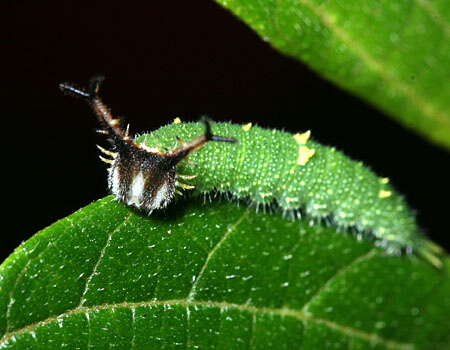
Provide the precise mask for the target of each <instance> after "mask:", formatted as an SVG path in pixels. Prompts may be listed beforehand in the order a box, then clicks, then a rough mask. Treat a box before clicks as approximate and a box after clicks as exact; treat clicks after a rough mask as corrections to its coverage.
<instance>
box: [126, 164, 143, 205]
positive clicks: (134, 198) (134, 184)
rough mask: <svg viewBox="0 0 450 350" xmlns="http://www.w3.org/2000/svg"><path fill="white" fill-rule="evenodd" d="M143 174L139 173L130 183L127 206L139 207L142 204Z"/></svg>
mask: <svg viewBox="0 0 450 350" xmlns="http://www.w3.org/2000/svg"><path fill="white" fill-rule="evenodd" d="M144 184H145V179H144V174H143V173H142V171H140V172H139V173H138V174H137V175H136V176H135V177H134V178H133V180H132V181H131V188H130V190H129V192H128V205H133V204H134V205H135V206H136V207H138V208H139V207H140V206H141V204H142V198H143V194H144Z"/></svg>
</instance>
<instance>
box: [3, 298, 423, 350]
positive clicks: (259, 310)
mask: <svg viewBox="0 0 450 350" xmlns="http://www.w3.org/2000/svg"><path fill="white" fill-rule="evenodd" d="M154 306H163V307H167V306H171V307H173V306H181V307H184V308H186V309H187V308H188V307H190V306H194V307H205V308H206V307H216V308H219V309H237V310H240V311H245V312H249V313H251V314H253V315H255V316H257V315H258V314H268V315H277V316H281V317H293V318H295V319H297V320H299V321H300V322H311V323H314V324H320V325H324V326H327V327H328V328H330V329H333V330H335V331H338V332H341V333H343V334H345V335H346V336H350V337H355V338H359V339H362V340H364V341H367V342H370V343H371V344H380V345H383V346H385V347H386V348H388V349H392V350H413V349H414V348H415V347H414V344H411V343H402V342H397V341H394V340H390V339H387V338H384V337H382V336H380V335H378V334H376V333H368V332H365V331H362V330H359V329H355V328H352V327H348V326H344V325H340V324H338V323H336V322H333V321H329V320H326V319H321V318H317V317H314V316H312V315H308V314H305V313H304V312H303V311H302V310H295V309H288V308H266V307H256V306H250V305H246V304H233V303H227V302H217V301H197V300H188V299H173V300H152V301H142V302H135V303H130V302H126V301H125V302H122V303H116V304H102V305H96V306H90V307H86V306H82V307H77V308H75V309H72V310H68V311H67V312H65V313H63V314H61V315H59V316H52V317H49V318H47V319H46V320H43V321H39V322H36V323H33V324H30V325H28V326H25V327H23V328H20V329H17V330H14V331H12V332H9V333H6V334H5V336H4V337H3V338H2V339H1V340H0V348H1V347H2V346H3V345H7V344H9V343H10V341H14V340H15V339H16V337H17V336H18V335H21V334H25V333H29V332H33V331H35V330H36V329H37V328H39V327H43V326H46V325H48V324H50V323H52V322H61V320H63V319H64V318H68V317H70V316H73V315H77V314H80V313H85V314H86V317H87V318H88V320H89V313H91V312H99V311H102V310H111V309H117V308H137V307H154Z"/></svg>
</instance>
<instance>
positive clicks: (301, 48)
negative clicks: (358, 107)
mask: <svg viewBox="0 0 450 350" xmlns="http://www.w3.org/2000/svg"><path fill="white" fill-rule="evenodd" d="M216 1H217V2H218V3H220V4H222V5H223V6H224V7H226V8H228V9H230V10H231V11H232V12H233V13H234V14H236V15H237V16H238V17H239V18H240V19H242V20H243V21H244V22H246V23H247V24H248V25H249V26H250V27H251V28H253V29H254V30H255V31H256V32H257V33H258V34H259V35H260V36H261V37H262V38H263V39H264V40H265V41H268V42H270V43H271V44H272V45H273V46H274V47H275V48H277V49H278V50H280V51H281V52H283V53H285V54H287V55H289V56H292V57H295V58H297V59H299V60H301V61H303V62H305V63H306V64H307V65H309V66H310V67H311V68H313V69H314V70H315V71H316V72H318V73H319V74H320V75H322V76H324V77H326V78H327V79H329V80H331V81H333V82H334V83H336V84H337V85H339V86H341V87H343V88H345V89H347V90H349V91H351V92H353V93H354V94H356V95H358V96H360V97H362V98H364V99H365V100H367V101H370V102H371V103H373V104H374V105H376V106H378V107H379V108H380V109H382V110H384V111H385V112H387V113H388V114H390V115H392V116H393V117H394V118H396V119H397V120H398V121H399V122H401V123H402V124H403V125H404V126H407V127H409V128H412V129H414V130H416V131H417V132H419V133H421V134H422V135H424V136H425V137H427V138H429V139H431V140H433V141H434V142H436V143H439V144H442V145H445V146H446V147H447V148H450V137H449V135H450V98H449V96H450V84H449V83H448V82H449V81H450V40H449V39H450V2H449V1H448V0H435V1H431V0H405V1H391V0H341V1H322V0H298V1H297V0H296V1H290V0H216ZM325 97H326V96H324V98H325Z"/></svg>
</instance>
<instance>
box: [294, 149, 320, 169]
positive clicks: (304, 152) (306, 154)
mask: <svg viewBox="0 0 450 350" xmlns="http://www.w3.org/2000/svg"><path fill="white" fill-rule="evenodd" d="M314 153H316V151H315V150H314V148H308V147H306V146H300V147H299V149H298V158H297V164H298V165H305V164H306V163H308V160H310V159H311V157H312V156H313V155H314Z"/></svg>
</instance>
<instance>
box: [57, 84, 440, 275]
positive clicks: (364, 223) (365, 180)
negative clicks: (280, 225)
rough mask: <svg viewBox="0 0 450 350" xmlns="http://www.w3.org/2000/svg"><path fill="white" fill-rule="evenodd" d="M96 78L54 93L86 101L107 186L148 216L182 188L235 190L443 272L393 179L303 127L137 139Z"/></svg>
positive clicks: (178, 127)
mask: <svg viewBox="0 0 450 350" xmlns="http://www.w3.org/2000/svg"><path fill="white" fill-rule="evenodd" d="M101 81H102V79H100V78H94V79H93V80H92V81H91V87H90V90H88V92H86V91H84V90H80V89H77V88H75V87H73V86H72V85H69V84H61V85H60V87H61V89H62V90H64V91H67V92H71V93H73V94H76V95H81V96H83V97H85V98H86V99H87V100H88V102H89V103H90V104H91V106H92V108H93V109H94V111H95V112H96V114H97V117H98V119H99V120H100V122H101V124H102V125H103V127H104V128H105V130H104V133H106V134H108V135H109V137H110V141H111V143H112V144H113V150H112V151H108V150H105V149H103V148H101V147H99V148H100V149H101V150H102V152H103V153H105V154H106V155H108V156H110V157H111V158H112V159H106V158H103V157H102V159H103V160H104V161H105V162H107V163H109V164H110V165H111V166H110V168H109V177H108V183H109V188H110V190H111V192H112V193H113V194H114V195H115V197H116V198H117V199H118V200H121V201H123V202H125V203H127V204H128V205H133V206H135V207H137V208H139V209H142V210H144V211H146V212H148V213H151V212H152V211H153V210H155V209H160V208H164V207H166V206H167V205H168V204H169V203H170V202H171V201H172V199H173V198H174V196H175V193H179V194H181V191H180V190H183V189H184V190H192V191H193V193H195V194H206V193H210V192H212V191H216V192H219V193H226V194H231V196H232V197H233V198H237V199H248V200H249V201H251V202H252V203H253V204H255V205H256V206H263V207H265V206H276V207H278V208H280V209H281V210H283V211H284V212H285V213H291V214H294V216H295V215H298V214H300V213H301V214H304V215H306V216H307V217H309V218H311V219H313V220H318V219H321V218H326V219H328V220H330V219H331V220H332V222H333V223H335V224H336V225H337V226H338V227H341V228H354V229H356V230H357V232H360V233H370V234H371V235H373V236H374V237H375V239H376V242H377V244H378V245H380V246H383V247H384V248H385V249H386V251H387V252H388V253H391V254H398V253H400V252H402V251H407V252H413V251H415V252H417V253H418V254H419V255H421V256H422V257H423V258H425V260H427V261H428V262H430V263H431V264H432V265H434V266H436V267H441V265H442V262H441V260H440V258H439V257H438V255H439V254H441V253H442V250H441V248H440V247H439V246H437V245H436V244H434V243H432V242H431V241H429V240H427V239H426V238H425V237H424V236H423V234H422V233H421V231H420V229H419V227H418V225H417V223H416V220H415V217H414V215H413V214H412V213H411V210H410V209H409V208H408V206H407V204H406V203H405V201H404V199H403V198H402V196H401V195H399V194H397V193H396V192H395V191H394V190H393V188H392V187H391V185H390V184H389V180H388V179H387V178H381V177H378V176H377V175H375V174H374V173H373V172H372V171H370V170H369V169H368V168H367V167H365V166H364V165H363V164H362V163H361V162H357V161H354V160H351V159H350V158H348V157H347V156H345V155H344V154H343V153H341V152H339V151H337V150H336V149H335V148H333V147H327V146H323V145H321V144H319V143H317V142H315V141H313V140H310V139H309V138H310V132H309V131H308V132H306V133H302V134H295V135H294V134H290V133H288V132H283V131H279V130H270V129H263V128H260V127H257V126H252V125H251V124H247V125H236V124H231V123H214V134H213V133H212V132H211V127H210V125H209V123H208V122H207V121H205V122H201V123H181V121H180V120H179V119H176V120H175V121H174V122H173V123H171V124H169V125H167V126H164V127H161V128H160V129H158V130H156V131H154V132H152V133H150V134H146V135H141V136H139V137H137V138H136V140H134V141H133V140H132V139H131V138H130V137H129V136H128V129H127V131H126V132H124V131H123V130H122V129H121V128H120V126H119V124H120V123H119V121H118V119H114V118H112V116H111V115H110V112H109V110H108V109H107V108H106V106H104V105H103V103H102V102H101V100H100V98H99V97H98V94H97V92H98V86H99V84H100V82H101ZM205 126H206V132H205ZM216 134H217V135H224V136H226V137H222V136H216ZM184 140H186V141H184ZM208 141H222V142H208ZM235 141H238V142H237V143H235ZM224 142H226V143H224ZM163 150H167V151H163ZM188 156H189V159H188V160H187V157H188ZM183 160H184V161H183Z"/></svg>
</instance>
